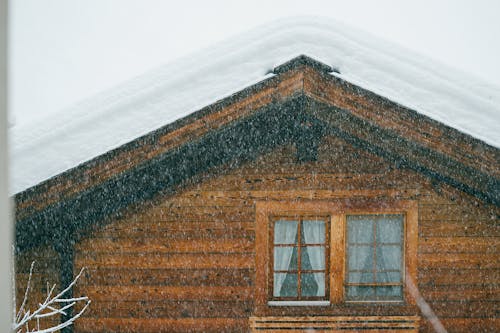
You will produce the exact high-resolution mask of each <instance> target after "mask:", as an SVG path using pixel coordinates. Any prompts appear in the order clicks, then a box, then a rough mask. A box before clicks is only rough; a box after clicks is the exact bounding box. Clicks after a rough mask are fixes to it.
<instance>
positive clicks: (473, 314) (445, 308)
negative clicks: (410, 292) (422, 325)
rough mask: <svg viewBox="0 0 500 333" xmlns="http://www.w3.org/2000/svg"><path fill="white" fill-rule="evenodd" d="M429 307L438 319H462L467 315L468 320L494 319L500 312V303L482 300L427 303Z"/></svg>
mask: <svg viewBox="0 0 500 333" xmlns="http://www.w3.org/2000/svg"><path fill="white" fill-rule="evenodd" d="M428 304H429V306H430V307H431V309H432V310H433V311H434V313H435V314H436V316H438V318H454V317H459V318H461V317H463V316H464V314H467V315H468V316H469V317H470V318H495V317H497V316H498V313H499V311H500V302H498V301H491V302H485V301H484V300H479V301H477V300H473V301H464V300H460V301H455V302H451V301H449V300H447V301H429V303H428Z"/></svg>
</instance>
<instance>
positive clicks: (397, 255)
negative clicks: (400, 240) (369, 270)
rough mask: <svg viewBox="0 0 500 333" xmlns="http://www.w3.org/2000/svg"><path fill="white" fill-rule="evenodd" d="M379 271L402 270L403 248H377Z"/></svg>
mask: <svg viewBox="0 0 500 333" xmlns="http://www.w3.org/2000/svg"><path fill="white" fill-rule="evenodd" d="M376 257H377V271H383V270H400V269H401V246H400V245H383V246H377V253H376Z"/></svg>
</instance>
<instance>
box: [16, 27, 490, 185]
mask: <svg viewBox="0 0 500 333" xmlns="http://www.w3.org/2000/svg"><path fill="white" fill-rule="evenodd" d="M301 54H305V55H307V56H309V57H312V58H314V59H316V60H318V61H321V62H323V63H325V64H327V65H330V66H332V67H333V68H336V69H338V70H339V71H340V74H337V73H332V75H336V76H339V77H341V78H342V79H344V80H346V81H349V82H351V83H354V84H356V85H358V86H360V87H362V88H365V89H367V90H370V91H372V92H374V93H376V94H379V95H381V96H384V97H387V98H388V99H390V100H392V101H394V102H397V103H399V104H401V105H404V106H406V107H409V108H411V109H413V110H415V111H417V112H419V113H421V114H423V115H426V116H429V117H431V118H433V119H435V120H437V121H439V122H442V123H444V124H446V125H448V126H451V127H454V128H456V129H458V130H460V131H462V132H464V133H467V134H470V135H471V136H473V137H475V138H478V139H480V140H482V141H484V142H486V143H488V144H490V145H492V146H495V147H497V148H498V147H500V88H499V87H497V86H494V85H491V84H488V83H485V82H482V81H481V80H480V79H478V78H476V77H473V76H471V75H468V74H465V73H462V72H460V71H457V70H455V69H451V68H448V67H447V66H446V65H443V64H441V63H436V62H435V61H433V60H430V59H428V58H425V57H423V56H421V55H419V54H415V53H413V52H410V51H408V50H406V49H404V48H401V47H400V46H397V45H394V44H392V43H389V42H386V41H383V40H380V39H379V38H376V37H374V36H372V35H370V34H368V33H366V32H362V31H358V30H355V29H352V28H350V27H347V26H345V25H343V24H340V23H337V22H335V21H332V20H325V19H319V18H295V19H286V20H280V21H277V22H274V23H271V24H267V25H264V26H261V27H258V28H256V29H255V30H252V31H250V32H247V33H245V34H242V35H239V36H235V37H233V38H231V39H229V40H227V41H224V42H221V43H219V44H216V45H214V46H213V47H210V48H207V49H204V50H201V51H200V52H198V53H196V54H193V55H191V56H189V57H186V58H184V59H181V60H178V61H176V62H172V63H169V64H167V65H165V66H163V67H160V68H157V69H155V70H152V71H150V72H148V73H146V74H144V75H142V76H139V77H137V78H134V79H132V80H130V81H128V82H125V83H124V84H122V85H119V86H117V87H115V88H113V89H111V90H108V91H105V92H102V93H101V94H99V95H97V96H94V97H92V98H90V99H88V100H86V101H84V102H81V103H79V104H78V105H75V106H74V107H71V108H69V109H66V110H63V111H62V112H58V113H55V114H51V115H50V116H48V117H47V118H46V119H44V121H37V122H35V123H28V124H23V125H20V126H16V127H14V128H12V129H11V130H10V133H9V135H10V137H9V139H10V161H11V164H10V171H11V179H10V180H11V183H10V193H11V194H15V193H18V192H21V191H23V190H25V189H27V188H30V187H32V186H34V185H36V184H38V183H40V182H42V181H44V180H46V179H49V178H51V177H53V176H55V175H57V174H60V173H61V172H63V171H66V170H68V169H70V168H73V167H75V166H77V165H79V164H81V163H83V162H85V161H88V160H90V159H92V158H94V157H96V156H98V155H101V154H103V153H105V152H107V151H109V150H111V149H113V148H116V147H119V146H121V145H123V144H125V143H127V142H130V141H131V140H133V139H135V138H138V137H139V136H142V135H144V134H146V133H148V132H150V131H152V130H155V129H157V128H159V127H162V126H164V125H167V124H169V123H172V122H174V121H175V120H177V119H180V118H182V117H184V116H186V115H188V114H190V113H193V112H195V111H197V110H199V109H201V108H202V107H204V106H207V105H210V104H212V103H214V102H216V101H217V100H220V99H222V98H224V97H227V96H229V95H231V94H233V93H235V92H237V91H239V90H242V89H244V88H246V87H248V86H249V85H252V84H254V83H256V82H259V81H261V80H263V79H266V78H268V77H270V76H272V75H274V74H269V73H270V70H271V69H272V68H274V67H275V66H277V65H280V64H282V63H284V62H286V61H288V60H290V59H292V58H294V57H296V56H298V55H301Z"/></svg>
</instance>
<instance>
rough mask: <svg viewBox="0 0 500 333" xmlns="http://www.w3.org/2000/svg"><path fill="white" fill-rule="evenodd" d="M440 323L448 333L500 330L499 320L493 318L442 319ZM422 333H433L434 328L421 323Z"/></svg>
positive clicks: (492, 331)
mask: <svg viewBox="0 0 500 333" xmlns="http://www.w3.org/2000/svg"><path fill="white" fill-rule="evenodd" d="M440 321H441V323H442V324H443V326H444V327H445V329H447V331H448V332H453V333H455V332H456V333H470V332H481V333H483V332H484V333H496V332H498V331H499V330H500V319H499V318H497V317H494V318H467V317H463V318H442V319H440ZM421 331H422V332H429V333H431V332H435V330H434V328H433V327H432V326H431V325H430V324H429V323H428V322H425V321H422V329H421Z"/></svg>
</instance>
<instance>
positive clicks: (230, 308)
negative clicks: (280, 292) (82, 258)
mask: <svg viewBox="0 0 500 333" xmlns="http://www.w3.org/2000/svg"><path fill="white" fill-rule="evenodd" d="M252 310H253V302H252V301H230V300H222V301H213V300H212V301H209V300H197V301H182V300H181V301H117V302H104V301H101V302H93V303H92V306H91V307H89V309H88V310H87V311H86V312H85V314H84V316H85V317H96V318H151V319H153V318H248V316H249V315H250V314H251V313H252Z"/></svg>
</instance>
